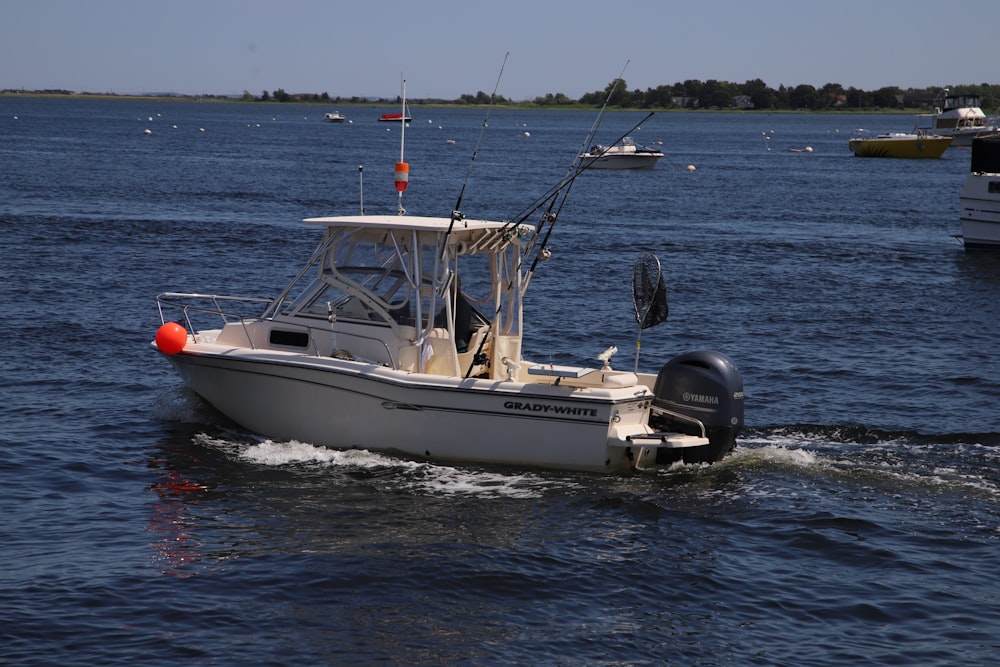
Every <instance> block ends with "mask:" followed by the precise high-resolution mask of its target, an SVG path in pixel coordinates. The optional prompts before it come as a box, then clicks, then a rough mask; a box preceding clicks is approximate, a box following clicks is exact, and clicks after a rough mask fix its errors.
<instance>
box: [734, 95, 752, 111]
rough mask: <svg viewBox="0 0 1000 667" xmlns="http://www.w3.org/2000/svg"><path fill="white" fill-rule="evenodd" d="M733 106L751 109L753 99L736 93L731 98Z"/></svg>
mask: <svg viewBox="0 0 1000 667" xmlns="http://www.w3.org/2000/svg"><path fill="white" fill-rule="evenodd" d="M733 106H734V107H736V108H737V109H753V108H754V103H753V99H751V97H750V96H749V95H737V96H736V97H734V98H733Z"/></svg>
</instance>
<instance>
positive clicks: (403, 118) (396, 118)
mask: <svg viewBox="0 0 1000 667" xmlns="http://www.w3.org/2000/svg"><path fill="white" fill-rule="evenodd" d="M378 119H379V122H381V123H399V122H404V123H409V122H410V121H411V120H413V119H412V118H411V117H410V114H409V113H406V114H402V113H384V114H382V115H381V116H379V117H378Z"/></svg>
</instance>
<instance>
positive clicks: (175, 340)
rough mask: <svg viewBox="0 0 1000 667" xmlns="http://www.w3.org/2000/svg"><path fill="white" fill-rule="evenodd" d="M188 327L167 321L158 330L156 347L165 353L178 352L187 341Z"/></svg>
mask: <svg viewBox="0 0 1000 667" xmlns="http://www.w3.org/2000/svg"><path fill="white" fill-rule="evenodd" d="M187 338H188V334H187V329H185V328H184V327H182V326H181V325H179V324H177V322H167V323H166V324H164V325H163V326H161V327H160V328H159V329H157V330H156V347H158V348H160V352H162V353H164V354H177V353H178V352H180V351H181V350H183V349H184V345H185V343H187Z"/></svg>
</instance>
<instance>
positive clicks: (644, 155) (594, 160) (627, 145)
mask: <svg viewBox="0 0 1000 667" xmlns="http://www.w3.org/2000/svg"><path fill="white" fill-rule="evenodd" d="M580 157H581V158H582V159H583V160H584V163H585V164H586V165H587V167H588V168H589V169H652V168H653V167H655V166H656V163H657V162H658V161H659V160H660V158H662V157H663V151H660V150H657V149H655V148H648V147H646V146H638V145H636V143H635V140H634V139H632V137H625V138H624V139H622V140H621V142H620V143H618V144H615V145H614V146H601V145H599V144H598V145H595V146H592V147H591V148H590V150H588V151H587V152H586V153H583V154H582V155H581V156H580Z"/></svg>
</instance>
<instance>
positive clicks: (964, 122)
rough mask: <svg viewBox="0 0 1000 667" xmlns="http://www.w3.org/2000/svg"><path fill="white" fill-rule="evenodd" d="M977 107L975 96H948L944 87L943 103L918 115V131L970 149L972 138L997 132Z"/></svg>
mask: <svg viewBox="0 0 1000 667" xmlns="http://www.w3.org/2000/svg"><path fill="white" fill-rule="evenodd" d="M939 99H941V98H939ZM980 104H981V102H980V101H979V96H978V95H949V94H948V89H947V88H946V89H945V90H944V93H943V100H942V104H941V105H940V106H937V107H935V109H934V113H929V114H918V115H917V129H918V130H925V131H927V133H929V134H937V135H940V136H943V137H951V138H952V144H951V145H952V146H971V145H972V140H973V139H974V138H975V137H978V136H982V135H985V134H990V133H992V132H995V131H996V130H997V126H996V124H994V123H992V122H990V119H989V118H987V117H986V114H985V113H983V110H982V109H981V108H980Z"/></svg>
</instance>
